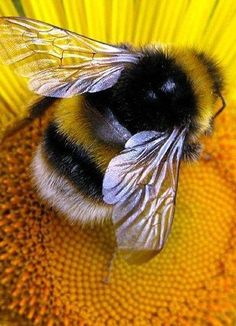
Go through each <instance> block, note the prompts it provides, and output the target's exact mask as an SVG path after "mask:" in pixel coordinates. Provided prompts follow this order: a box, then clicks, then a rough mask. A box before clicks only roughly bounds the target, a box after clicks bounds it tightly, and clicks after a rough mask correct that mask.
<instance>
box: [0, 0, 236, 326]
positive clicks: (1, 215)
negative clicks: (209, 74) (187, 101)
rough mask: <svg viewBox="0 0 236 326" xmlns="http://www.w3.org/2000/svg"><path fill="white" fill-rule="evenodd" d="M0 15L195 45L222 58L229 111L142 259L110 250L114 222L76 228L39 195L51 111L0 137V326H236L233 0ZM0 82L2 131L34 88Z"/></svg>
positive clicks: (108, 36) (135, 40)
mask: <svg viewBox="0 0 236 326" xmlns="http://www.w3.org/2000/svg"><path fill="white" fill-rule="evenodd" d="M0 15H2V16H19V15H25V16H27V17H31V18H35V19H39V20H42V21H45V22H48V23H51V24H54V25H57V26H61V27H63V28H67V29H70V30H73V31H76V32H78V33H80V34H84V35H86V36H89V37H92V38H94V39H98V40H100V41H104V42H107V43H108V42H109V43H119V42H124V41H125V42H130V43H132V44H134V45H142V44H146V43H152V42H157V41H158V42H162V43H173V44H176V45H177V46H179V45H181V46H185V45H194V46H195V47H197V48H199V49H202V50H204V51H206V52H207V53H209V54H211V55H214V56H215V57H216V58H217V59H218V60H219V61H220V62H221V64H222V65H223V67H224V71H225V75H226V78H227V85H228V86H227V94H226V95H225V96H226V98H227V109H226V110H225V111H224V113H223V114H221V115H220V116H219V118H217V121H216V126H215V130H214V133H213V135H212V137H210V138H204V139H203V140H202V141H203V143H204V153H203V155H202V156H201V159H200V160H199V161H198V162H197V163H194V164H191V165H188V164H183V165H182V167H181V176H180V181H179V191H178V198H177V209H176V214H175V221H174V225H173V228H172V232H171V234H170V236H169V239H168V242H167V244H166V246H165V248H164V250H163V251H162V252H161V253H160V254H159V255H158V256H156V257H155V258H154V259H153V260H151V261H150V262H149V263H147V264H144V265H140V266H134V265H128V264H127V263H126V262H125V261H124V260H123V259H122V257H120V256H119V254H118V255H115V256H114V251H115V241H114V236H113V233H112V228H111V226H110V225H105V226H103V227H96V228H94V229H81V228H80V226H78V225H70V224H69V223H68V222H67V221H65V220H63V219H61V218H59V217H58V216H57V215H56V213H55V212H53V211H52V210H51V209H50V208H48V207H47V206H44V205H43V204H42V203H41V202H40V201H39V199H38V196H37V194H36V193H35V191H34V188H33V187H32V185H31V182H30V178H29V174H30V172H29V166H30V162H31V159H32V153H33V152H34V150H35V148H36V146H37V144H38V143H39V141H40V137H41V136H42V133H43V127H44V126H46V124H47V121H48V119H49V118H50V117H48V116H45V117H44V118H43V120H42V121H41V122H39V121H34V123H32V124H31V125H29V126H27V127H25V128H23V129H21V130H19V131H18V132H17V133H15V134H13V135H12V136H11V137H9V138H8V139H7V140H5V141H4V142H3V144H1V152H0V166H1V173H0V194H1V195H0V325H4V326H5V325H10V326H14V325H17V326H18V325H20V326H21V325H48V326H53V325H68V326H71V325H91V326H99V325H101V326H102V325H108V326H115V325H123V326H125V325H137V326H142V325H143V326H149V325H150V326H159V325H165V326H167V325H176V326H182V325H186V326H187V325H188V326H189V325H190V326H191V325H215V326H220V325H235V324H236V218H235V211H236V182H235V180H236V161H235V158H236V127H235V119H236V113H235V112H236V110H235V106H236V91H235V86H236V85H235V84H236V82H235V80H236V78H235V77H236V48H235V42H236V33H235V30H236V2H235V1H231V0H224V1H223V0H214V1H213V0H209V1H203V0H199V1H198V0H190V1H187V0H179V1H176V0H169V1H166V0H161V1H151V0H97V1H94V0H78V1H76V0H60V1H57V0H50V1H44V0H15V1H11V0H4V1H1V2H0ZM0 37H1V36H0ZM0 81H1V83H0V85H1V86H0V89H1V91H0V99H1V101H0V112H1V114H0V127H1V130H0V132H4V131H5V130H6V129H7V128H8V127H9V126H10V125H12V124H13V123H14V122H16V121H17V120H20V119H22V118H23V117H24V114H25V107H26V105H27V103H30V102H31V100H32V98H33V96H34V95H33V94H32V93H30V91H29V90H28V89H27V86H26V83H25V81H24V80H23V79H22V78H20V77H18V76H16V75H15V74H14V73H12V71H11V70H10V69H9V68H8V67H5V66H1V74H0ZM111 261H112V264H111Z"/></svg>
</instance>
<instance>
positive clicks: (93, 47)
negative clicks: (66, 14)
mask: <svg viewBox="0 0 236 326" xmlns="http://www.w3.org/2000/svg"><path fill="white" fill-rule="evenodd" d="M0 34H1V39H0V49H1V50H0V57H1V59H2V60H3V62H4V63H5V64H9V65H12V66H13V68H14V69H15V71H16V72H17V73H19V74H20V75H22V76H24V77H26V78H28V81H29V88H30V89H31V90H33V91H34V92H35V93H37V94H39V95H41V96H43V97H42V98H41V100H40V101H39V103H37V105H35V106H34V107H33V108H31V110H30V113H29V118H30V119H31V118H34V117H37V116H40V115H41V114H42V112H44V111H46V110H47V108H48V107H50V105H51V104H52V103H53V102H54V101H55V100H56V99H57V98H71V97H75V96H76V98H75V99H74V100H73V101H72V100H64V101H61V103H60V104H59V105H58V106H57V108H56V110H55V113H54V119H53V121H51V122H50V123H49V125H48V127H47V128H46V131H45V133H44V137H43V139H42V142H41V143H40V145H39V146H38V149H37V151H36V153H35V156H34V159H33V163H32V171H33V179H34V181H35V184H36V186H37V189H38V192H39V194H40V195H41V197H42V198H43V199H44V200H46V201H47V202H48V204H49V205H51V206H52V207H53V208H55V210H57V211H58V212H60V213H61V214H63V215H65V216H67V217H68V219H69V220H70V221H73V222H74V221H76V222H79V223H81V224H82V225H83V224H85V225H86V224H89V223H90V224H91V223H92V224H96V223H101V222H102V221H104V220H107V219H109V218H111V219H112V223H113V227H114V232H115V236H116V242H117V247H118V249H119V250H120V252H121V253H122V254H123V257H124V258H125V259H126V260H127V261H128V262H129V263H136V264H139V263H143V262H146V261H148V260H150V259H151V258H153V257H154V256H155V255H156V254H157V253H159V252H160V251H161V249H162V248H163V247H164V245H165V243H166V241H167V237H168V235H169V233H170V230H171V225H172V221H173V217H174V210H175V202H176V193H177V186H178V176H179V169H180V163H181V161H183V160H191V161H194V160H196V159H198V157H199V155H200V152H201V143H200V137H201V136H202V135H203V134H205V133H207V132H210V131H211V129H212V125H213V121H214V119H215V117H216V116H217V115H218V114H219V113H220V112H221V111H222V110H223V109H224V107H225V101H224V98H223V96H222V95H221V93H222V91H223V88H224V81H223V74H222V71H221V69H220V67H219V66H218V64H217V63H216V62H215V61H214V60H213V59H212V58H210V57H208V56H207V55H206V54H205V53H203V52H200V51H197V50H194V49H192V48H178V47H175V46H171V45H160V44H157V45H147V46H145V47H143V48H134V47H132V46H131V45H128V44H121V45H109V44H105V43H102V42H98V41H96V40H93V39H91V38H88V37H85V36H83V35H79V34H76V33H73V32H71V31H68V30H66V29H61V28H58V27H55V26H52V25H50V24H47V23H43V22H40V21H37V20H33V19H29V18H21V17H2V18H0ZM78 95H80V96H78ZM218 99H220V100H221V101H222V107H221V108H220V109H219V110H218V111H217V112H216V113H214V106H215V103H216V101H217V100H218Z"/></svg>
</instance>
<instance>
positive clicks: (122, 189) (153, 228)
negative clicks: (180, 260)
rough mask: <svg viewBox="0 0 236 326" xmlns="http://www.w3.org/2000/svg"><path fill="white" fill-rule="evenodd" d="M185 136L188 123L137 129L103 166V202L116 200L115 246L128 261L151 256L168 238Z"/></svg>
mask: <svg viewBox="0 0 236 326" xmlns="http://www.w3.org/2000/svg"><path fill="white" fill-rule="evenodd" d="M185 135H186V128H185V129H182V130H180V129H174V130H173V132H172V133H171V134H168V133H157V132H155V131H144V132H141V133H138V134H136V135H134V136H132V137H131V138H130V139H129V140H128V142H127V143H126V146H125V147H126V148H125V150H123V151H122V152H121V153H120V154H119V155H118V156H116V157H115V158H114V159H112V160H111V162H110V164H109V166H108V168H107V171H106V173H105V177H104V182H103V195H104V201H105V202H106V203H107V204H112V205H114V209H113V215H112V219H113V223H114V227H115V231H116V240H117V245H118V248H119V249H120V250H121V251H122V253H123V254H124V256H125V258H126V260H127V261H128V262H130V263H142V262H145V261H147V260H149V259H151V258H152V257H153V256H154V255H156V254H157V253H158V252H159V251H160V250H161V249H162V248H163V246H164V244H165V242H166V239H167V237H168V234H169V232H170V229H171V224H172V220H173V215H174V208H175V197H176V191H177V185H178V171H179V165H180V159H181V155H182V149H183V144H184V139H185Z"/></svg>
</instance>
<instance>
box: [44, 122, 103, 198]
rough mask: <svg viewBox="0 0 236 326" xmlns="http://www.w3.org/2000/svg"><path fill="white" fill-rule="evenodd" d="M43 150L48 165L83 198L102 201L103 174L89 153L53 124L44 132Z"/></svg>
mask: <svg viewBox="0 0 236 326" xmlns="http://www.w3.org/2000/svg"><path fill="white" fill-rule="evenodd" d="M43 150H44V152H45V155H46V157H47V159H48V161H49V163H50V164H51V165H52V166H53V167H54V168H55V169H56V170H57V171H58V172H59V173H60V174H62V175H64V176H65V177H67V178H68V179H69V180H70V181H71V182H72V183H73V184H74V185H75V186H76V187H78V188H79V190H80V191H81V192H82V193H83V194H84V195H85V196H89V197H93V198H96V199H102V181H103V173H102V172H101V171H100V170H99V168H98V167H97V165H96V163H95V162H94V161H93V159H92V158H91V157H90V156H89V153H88V152H87V151H86V150H85V149H84V148H83V147H82V146H80V145H78V144H74V143H73V142H72V141H71V140H70V138H69V137H66V136H65V135H63V134H62V133H61V132H60V131H59V130H58V128H57V126H56V124H55V123H51V124H50V125H49V127H48V129H47V130H46V133H45V136H44V142H43Z"/></svg>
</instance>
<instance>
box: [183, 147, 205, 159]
mask: <svg viewBox="0 0 236 326" xmlns="http://www.w3.org/2000/svg"><path fill="white" fill-rule="evenodd" d="M201 152H202V145H201V144H200V143H190V144H189V143H185V145H184V149H183V159H184V160H185V161H195V160H197V159H198V158H199V156H200V154H201Z"/></svg>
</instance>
